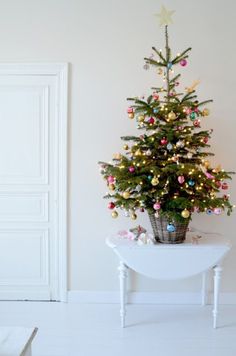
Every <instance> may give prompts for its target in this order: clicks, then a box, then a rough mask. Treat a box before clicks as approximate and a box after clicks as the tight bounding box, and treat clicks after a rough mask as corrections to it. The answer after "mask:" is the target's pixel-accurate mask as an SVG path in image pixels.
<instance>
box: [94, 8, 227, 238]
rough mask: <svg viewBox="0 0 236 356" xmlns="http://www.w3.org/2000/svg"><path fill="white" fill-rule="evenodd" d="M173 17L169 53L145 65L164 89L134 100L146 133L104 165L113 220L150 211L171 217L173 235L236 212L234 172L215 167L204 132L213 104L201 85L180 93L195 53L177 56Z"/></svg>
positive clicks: (166, 20) (165, 18)
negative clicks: (194, 218)
mask: <svg viewBox="0 0 236 356" xmlns="http://www.w3.org/2000/svg"><path fill="white" fill-rule="evenodd" d="M172 13H173V12H172V11H167V10H166V9H165V8H164V7H162V11H161V13H160V14H158V16H159V19H160V23H161V25H164V26H165V27H164V28H165V51H163V52H162V51H161V50H157V49H156V48H155V47H153V48H152V49H153V55H152V56H151V57H149V58H145V65H144V68H145V69H149V68H154V69H155V70H156V71H157V73H158V74H159V75H160V76H162V77H163V78H162V79H163V80H164V86H159V87H154V88H151V89H152V94H151V95H149V96H148V97H147V98H146V99H145V98H144V97H141V98H139V97H134V98H128V100H129V102H130V106H129V107H128V110H127V113H128V117H129V118H130V119H135V120H136V121H137V123H138V129H140V130H143V131H144V132H143V133H142V134H141V135H139V136H125V137H122V140H123V141H125V144H124V146H123V149H124V151H125V152H124V154H121V153H118V154H115V155H114V157H113V163H112V164H111V163H105V162H99V163H100V165H101V174H102V175H103V176H104V178H105V180H106V182H107V185H108V188H109V193H107V194H106V195H105V198H109V199H111V201H110V202H109V204H108V208H109V209H111V210H112V217H113V218H116V217H117V216H118V212H117V209H118V208H120V209H121V210H123V211H124V212H125V215H126V216H130V217H131V219H133V220H135V219H136V218H137V212H138V211H140V212H144V211H147V212H148V213H149V216H150V217H151V216H155V217H156V218H158V217H161V216H164V217H166V218H167V220H168V221H169V224H168V225H167V227H166V228H167V230H168V231H169V232H173V231H174V230H175V224H178V223H185V224H186V223H188V222H189V220H190V219H191V214H192V213H193V212H198V213H199V212H205V213H207V214H217V215H219V214H221V212H222V211H223V210H227V213H228V215H230V213H231V212H232V208H233V206H232V205H231V203H230V201H229V195H227V194H225V193H226V190H227V189H228V183H227V182H226V180H228V179H231V175H232V173H233V172H226V171H224V170H223V169H221V167H220V166H217V167H212V166H211V164H210V162H209V161H208V160H207V158H208V157H209V156H213V154H212V153H211V152H209V147H210V145H209V144H208V142H209V139H210V137H211V134H212V131H213V130H201V119H205V118H206V117H207V116H208V115H209V113H210V112H209V109H208V108H207V104H209V103H210V102H211V101H212V100H206V101H201V102H199V101H198V99H197V95H196V90H195V89H196V86H197V85H198V83H199V82H198V81H195V82H194V83H193V84H192V85H191V86H190V87H188V88H185V91H184V92H183V93H181V92H178V91H177V89H178V87H179V80H180V74H174V68H178V66H182V67H185V66H186V65H187V59H188V56H189V52H190V50H191V48H187V49H186V50H185V51H183V52H182V53H180V54H177V55H176V56H173V55H172V53H171V49H170V47H169V38H168V25H169V24H170V23H171V22H172V19H171V16H172Z"/></svg>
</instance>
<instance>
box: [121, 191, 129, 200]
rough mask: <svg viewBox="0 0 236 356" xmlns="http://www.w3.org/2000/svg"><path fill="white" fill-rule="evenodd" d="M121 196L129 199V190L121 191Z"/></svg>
mask: <svg viewBox="0 0 236 356" xmlns="http://www.w3.org/2000/svg"><path fill="white" fill-rule="evenodd" d="M122 197H123V198H124V199H129V197H130V192H123V193H122Z"/></svg>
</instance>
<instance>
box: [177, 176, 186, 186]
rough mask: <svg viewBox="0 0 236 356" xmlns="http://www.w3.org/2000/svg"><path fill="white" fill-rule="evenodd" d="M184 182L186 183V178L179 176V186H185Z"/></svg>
mask: <svg viewBox="0 0 236 356" xmlns="http://www.w3.org/2000/svg"><path fill="white" fill-rule="evenodd" d="M184 181H185V178H184V176H179V177H178V182H179V184H183V183H184Z"/></svg>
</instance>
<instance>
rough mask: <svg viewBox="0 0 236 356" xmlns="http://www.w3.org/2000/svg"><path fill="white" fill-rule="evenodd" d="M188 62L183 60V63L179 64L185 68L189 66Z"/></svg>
mask: <svg viewBox="0 0 236 356" xmlns="http://www.w3.org/2000/svg"><path fill="white" fill-rule="evenodd" d="M187 63H188V62H187V61H186V59H181V61H180V62H179V64H180V65H181V66H182V67H185V66H186V65H187Z"/></svg>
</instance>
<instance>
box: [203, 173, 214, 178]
mask: <svg viewBox="0 0 236 356" xmlns="http://www.w3.org/2000/svg"><path fill="white" fill-rule="evenodd" d="M205 175H206V177H207V178H208V179H213V178H214V176H213V175H212V174H211V173H208V172H206V173H205Z"/></svg>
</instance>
